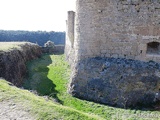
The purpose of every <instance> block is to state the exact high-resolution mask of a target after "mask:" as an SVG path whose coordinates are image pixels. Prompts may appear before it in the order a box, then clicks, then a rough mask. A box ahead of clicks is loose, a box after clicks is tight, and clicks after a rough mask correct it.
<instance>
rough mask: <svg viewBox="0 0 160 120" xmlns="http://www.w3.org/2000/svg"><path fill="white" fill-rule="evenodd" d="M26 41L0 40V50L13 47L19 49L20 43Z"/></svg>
mask: <svg viewBox="0 0 160 120" xmlns="http://www.w3.org/2000/svg"><path fill="white" fill-rule="evenodd" d="M25 43H26V42H0V51H10V50H13V49H21V46H20V45H22V44H25Z"/></svg>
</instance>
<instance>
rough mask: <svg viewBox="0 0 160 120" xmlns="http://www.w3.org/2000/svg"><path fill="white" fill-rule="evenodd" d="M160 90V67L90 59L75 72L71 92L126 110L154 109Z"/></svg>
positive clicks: (130, 62) (125, 60) (115, 60)
mask: <svg viewBox="0 0 160 120" xmlns="http://www.w3.org/2000/svg"><path fill="white" fill-rule="evenodd" d="M159 88H160V64H158V63H156V62H153V61H150V62H141V61H135V60H127V59H120V58H119V59H115V58H100V57H96V58H88V59H85V60H82V61H80V62H79V63H78V64H77V65H76V68H75V71H73V75H72V81H71V86H70V90H69V91H70V93H71V94H72V95H73V96H76V97H78V98H82V99H86V100H91V101H95V102H98V103H103V104H107V105H111V106H116V107H122V108H128V107H129V108H136V107H142V106H143V107H151V106H153V105H154V104H155V103H154V99H155V97H156V94H157V92H158V91H159Z"/></svg>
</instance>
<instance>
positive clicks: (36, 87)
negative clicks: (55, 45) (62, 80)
mask: <svg viewBox="0 0 160 120" xmlns="http://www.w3.org/2000/svg"><path fill="white" fill-rule="evenodd" d="M51 63H52V60H51V58H50V55H49V54H46V55H44V56H42V58H40V59H38V60H33V61H31V62H28V65H27V67H28V68H27V69H28V76H27V77H26V79H25V82H24V84H23V87H24V88H25V89H28V90H30V91H32V92H35V93H36V94H38V95H41V96H49V97H51V98H54V101H56V102H59V103H61V104H62V101H60V100H59V98H58V97H57V93H58V91H57V90H55V87H56V85H55V84H54V83H53V81H52V80H50V79H49V78H48V72H49V68H48V67H47V66H49V65H50V64H51Z"/></svg>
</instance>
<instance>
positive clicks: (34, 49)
mask: <svg viewBox="0 0 160 120" xmlns="http://www.w3.org/2000/svg"><path fill="white" fill-rule="evenodd" d="M21 48H22V49H21V50H19V49H14V50H11V51H7V52H4V51H0V77H3V78H4V79H6V80H8V81H10V82H12V83H13V84H14V85H16V86H20V85H21V84H22V82H23V77H24V76H25V75H26V62H27V61H29V60H32V59H35V58H37V57H40V56H41V48H40V47H39V46H38V45H36V44H32V43H25V44H23V45H21Z"/></svg>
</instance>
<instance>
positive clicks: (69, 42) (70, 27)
mask: <svg viewBox="0 0 160 120" xmlns="http://www.w3.org/2000/svg"><path fill="white" fill-rule="evenodd" d="M74 26H75V12H74V11H68V18H67V21H66V28H67V30H66V44H65V55H66V58H67V60H68V61H69V62H70V63H71V61H73V59H74V33H75V32H74Z"/></svg>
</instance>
